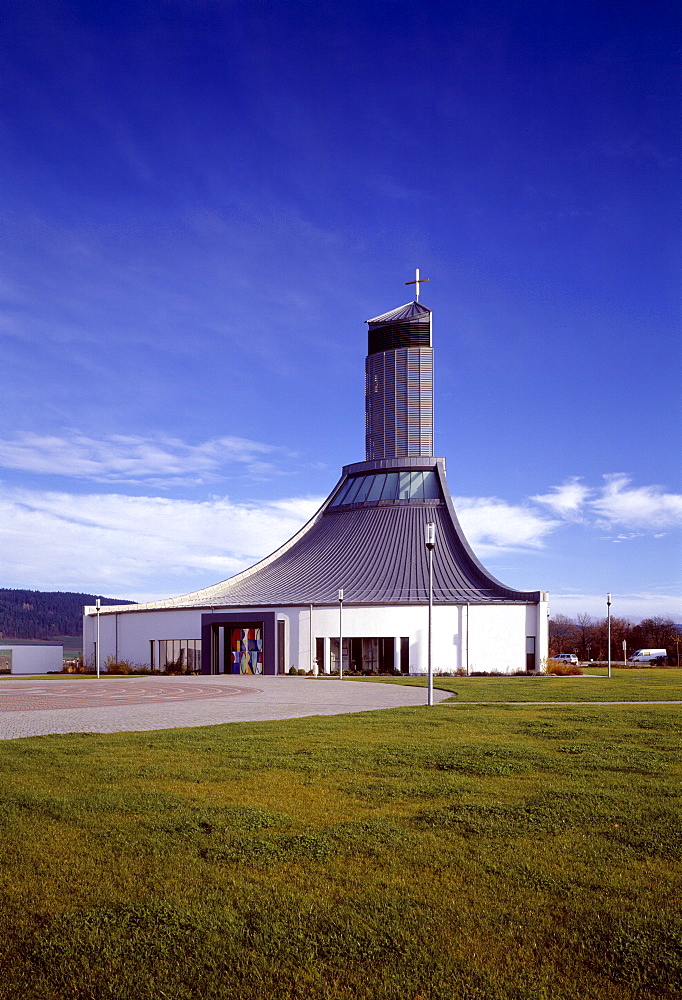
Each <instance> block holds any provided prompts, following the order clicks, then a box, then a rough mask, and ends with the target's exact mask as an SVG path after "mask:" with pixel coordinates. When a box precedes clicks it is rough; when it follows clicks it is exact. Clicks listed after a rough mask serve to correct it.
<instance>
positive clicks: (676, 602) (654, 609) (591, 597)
mask: <svg viewBox="0 0 682 1000" xmlns="http://www.w3.org/2000/svg"><path fill="white" fill-rule="evenodd" d="M671 589H673V590H674V589H675V588H671ZM611 600H612V604H611V613H612V614H613V615H616V616H617V617H618V618H631V619H632V620H633V621H639V620H640V619H642V618H648V617H649V616H650V615H670V617H671V618H673V619H674V620H675V621H681V620H682V596H680V594H679V593H678V594H675V593H665V592H660V593H658V592H656V591H653V592H648V591H643V592H640V593H616V592H614V593H612V595H611ZM549 606H550V613H551V614H552V615H555V614H562V615H568V616H569V617H571V618H572V617H574V616H575V615H577V614H580V613H581V612H587V613H588V614H590V615H594V617H595V618H605V617H606V594H562V593H551V594H550V600H549Z"/></svg>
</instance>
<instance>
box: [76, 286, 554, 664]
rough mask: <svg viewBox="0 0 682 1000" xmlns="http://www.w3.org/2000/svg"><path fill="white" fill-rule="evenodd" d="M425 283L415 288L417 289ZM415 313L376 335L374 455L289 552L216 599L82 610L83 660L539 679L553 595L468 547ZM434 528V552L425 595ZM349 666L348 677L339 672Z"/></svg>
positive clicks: (343, 482)
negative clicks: (440, 444) (518, 581)
mask: <svg viewBox="0 0 682 1000" xmlns="http://www.w3.org/2000/svg"><path fill="white" fill-rule="evenodd" d="M424 280H427V279H421V281H424ZM408 284H414V285H415V299H414V301H412V302H408V303H406V304H405V305H402V306H399V307H398V308H397V309H392V310H391V311H390V312H386V313H383V314H382V315H381V316H376V317H375V318H374V319H371V320H368V321H367V322H368V327H369V331H368V347H367V359H366V365H365V409H366V452H365V461H364V462H355V463H353V464H352V465H346V466H344V467H343V469H342V471H341V477H340V479H339V481H338V482H337V484H336V485H335V486H334V488H333V490H332V491H331V493H330V494H329V496H328V497H327V499H326V500H325V501H324V503H323V504H322V506H321V507H320V509H319V510H318V511H317V513H316V514H315V515H314V516H313V517H312V519H311V520H310V521H309V522H308V523H307V524H306V525H304V526H303V527H302V528H301V530H300V531H299V532H298V533H297V534H296V535H294V536H293V538H291V539H289V541H288V542H286V543H285V544H284V545H282V546H281V548H279V549H277V550H276V551H275V552H273V553H272V554H271V555H269V556H267V557H266V558H265V559H262V560H261V561H260V562H258V563H256V564H255V565H254V566H251V567H250V568H249V569H246V570H244V571H243V572H241V573H238V574H237V575H236V576H233V577H231V578H230V579H228V580H225V581H224V582H222V583H217V584H215V585H214V586H212V587H207V588H206V589H204V590H199V591H196V592H195V593H192V594H186V595H184V596H183V597H174V598H169V599H168V600H164V601H154V602H152V603H147V604H138V605H121V606H116V605H107V606H106V607H105V608H101V609H100V611H99V623H97V616H98V612H97V611H96V609H95V608H93V607H86V608H85V609H84V627H83V644H84V645H83V652H84V656H85V658H86V660H87V661H88V662H94V659H95V657H96V642H97V628H98V625H99V637H100V638H99V641H100V661H101V663H102V664H103V663H104V660H105V659H106V658H107V657H109V656H112V657H114V658H115V659H116V660H130V661H132V662H134V663H137V664H146V665H149V666H151V667H152V668H153V669H155V670H165V669H170V670H180V671H181V672H183V673H184V672H195V671H200V672H201V673H204V674H222V673H237V674H239V673H255V674H260V673H263V674H277V673H284V672H287V671H288V670H289V669H290V667H291V666H295V667H297V668H299V669H300V668H304V669H306V670H313V671H315V672H320V673H330V672H337V671H338V670H339V666H340V665H341V667H342V669H343V672H344V673H345V672H346V671H365V672H367V671H379V672H382V671H398V672H400V673H403V674H424V673H426V671H427V657H428V620H429V619H428V615H429V606H428V605H429V593H431V596H432V626H431V642H432V647H431V648H432V664H433V670H434V672H436V673H438V672H447V673H454V672H455V671H457V670H463V671H465V672H466V673H473V672H476V671H500V672H504V673H512V672H515V671H523V670H540V669H541V665H542V662H543V660H544V659H545V658H546V656H547V597H548V595H547V593H546V592H544V591H531V592H527V591H520V590H515V589H513V588H512V587H507V586H505V585H504V584H503V583H500V581H499V580H496V579H495V578H494V577H493V576H491V574H490V573H488V571H487V570H486V569H485V568H484V566H483V565H482V564H481V563H480V562H479V560H478V559H477V558H476V556H475V555H474V553H473V551H472V550H471V548H470V547H469V545H468V543H467V540H466V538H465V537H464V534H463V532H462V529H461V527H460V525H459V522H458V520H457V514H456V512H455V508H454V505H453V502H452V497H451V496H450V490H449V488H448V483H447V478H446V472H445V459H444V458H439V457H436V456H434V454H433V450H434V448H433V347H432V312H431V310H430V309H428V308H427V307H426V306H425V305H423V304H422V303H420V301H419V286H420V278H419V272H418V271H417V280H416V281H415V282H409V283H408ZM427 525H433V527H432V528H430V531H431V533H432V538H433V541H434V545H433V548H432V549H431V557H432V576H431V580H432V584H431V589H430V586H429V579H430V578H429V550H428V549H427V546H426V544H425V543H426V531H427ZM340 661H341V663H340Z"/></svg>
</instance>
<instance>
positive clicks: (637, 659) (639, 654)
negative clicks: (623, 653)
mask: <svg viewBox="0 0 682 1000" xmlns="http://www.w3.org/2000/svg"><path fill="white" fill-rule="evenodd" d="M667 657H668V650H667V649H636V650H635V651H634V653H633V654H632V656H628V660H629V661H630V663H651V661H652V660H665V659H667Z"/></svg>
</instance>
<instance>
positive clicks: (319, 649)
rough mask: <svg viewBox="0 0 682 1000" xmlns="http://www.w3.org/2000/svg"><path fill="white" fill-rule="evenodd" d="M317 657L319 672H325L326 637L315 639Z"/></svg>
mask: <svg viewBox="0 0 682 1000" xmlns="http://www.w3.org/2000/svg"><path fill="white" fill-rule="evenodd" d="M315 658H316V660H317V669H318V671H319V673H321V674H323V673H324V639H320V638H319V637H318V638H316V639H315Z"/></svg>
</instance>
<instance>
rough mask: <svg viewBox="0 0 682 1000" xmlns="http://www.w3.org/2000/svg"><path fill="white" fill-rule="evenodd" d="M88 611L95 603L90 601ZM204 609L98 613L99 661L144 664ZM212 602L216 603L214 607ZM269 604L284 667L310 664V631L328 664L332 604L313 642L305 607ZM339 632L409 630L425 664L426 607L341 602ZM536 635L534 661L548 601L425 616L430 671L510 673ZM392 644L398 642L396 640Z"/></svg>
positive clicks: (335, 618)
mask: <svg viewBox="0 0 682 1000" xmlns="http://www.w3.org/2000/svg"><path fill="white" fill-rule="evenodd" d="M92 610H93V611H94V609H92ZM208 610H211V609H207V608H203V609H202V608H198V609H180V608H179V609H174V610H168V611H142V612H118V613H117V614H102V615H100V663H101V665H102V666H104V662H105V660H106V658H107V657H109V656H113V657H115V658H116V659H118V660H130V661H131V662H132V663H135V664H143V665H149V662H150V640H154V641H157V640H159V639H200V638H201V615H202V613H203V612H206V611H208ZM216 610H219V609H216ZM225 610H226V611H227V610H229V612H230V614H239V612H240V611H244V612H247V611H248V612H249V613H253V612H254V611H255V610H256V609H255V608H233V607H231V608H229V609H225ZM258 610H259V611H268V610H273V611H275V612H276V614H277V617H278V618H282V619H284V621H285V654H284V668H285V670H288V669H289V668H290V667H291V666H292V665H293V666H295V667H298V668H303V669H305V670H309V669H311V664H312V660H313V659H314V657H315V655H316V639H317V638H318V637H319V638H324V639H325V663H326V666H327V669H328V668H329V662H330V659H329V640H330V639H335V638H337V637H338V635H339V608H338V605H336V606H331V607H314V608H313V619H312V648H311V642H310V639H311V628H310V609H309V608H308V607H285V608H260V609H258ZM96 628H97V623H96V616H95V615H94V614H91V615H87V616H86V617H85V618H84V630H83V654H84V657H85V659H86V662H88V663H89V664H91V665H94V662H95V638H96ZM343 635H344V637H345V638H351V637H374V636H377V637H382V636H383V637H393V638H395V639H400V638H401V637H403V636H407V637H408V638H409V643H410V673H412V674H424V673H426V671H427V668H428V609H427V607H426V606H425V605H412V606H408V607H372V606H364V607H347V606H345V605H344V609H343ZM531 635H534V636H535V637H536V666H538V667H539V666H540V660H541V658H542V657H544V656H546V650H547V604H546V602H541V603H540V604H539V605H525V604H522V605H469V606H467V605H446V606H443V605H437V606H435V607H434V609H433V620H432V663H433V670H434V672H439V671H443V672H447V673H454V672H455V671H456V670H458V669H461V670H465V671H466V670H467V669H468V670H469V672H473V671H492V670H495V671H501V672H506V673H511V672H513V671H515V670H525V668H526V637H527V636H531ZM396 648H399V647H396Z"/></svg>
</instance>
